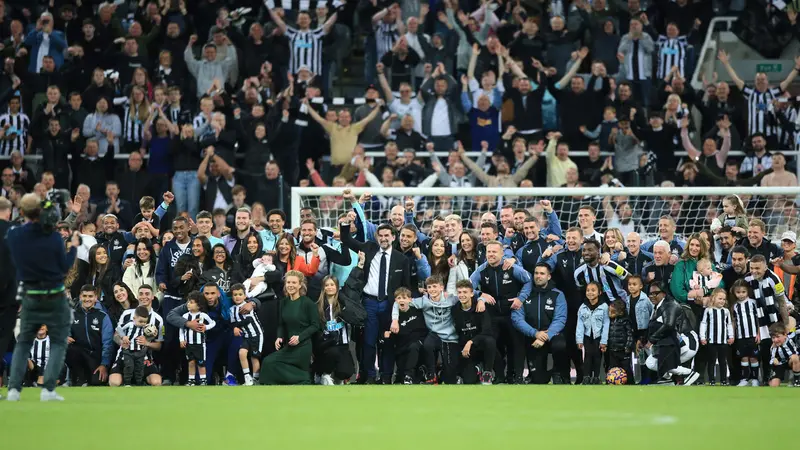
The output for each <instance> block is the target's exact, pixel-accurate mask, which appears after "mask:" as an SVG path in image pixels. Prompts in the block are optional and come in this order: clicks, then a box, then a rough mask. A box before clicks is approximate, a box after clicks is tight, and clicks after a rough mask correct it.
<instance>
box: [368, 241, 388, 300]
mask: <svg viewBox="0 0 800 450" xmlns="http://www.w3.org/2000/svg"><path fill="white" fill-rule="evenodd" d="M384 253H385V254H386V273H385V274H384V276H385V277H386V295H387V297H391V296H392V294H391V293H390V292H389V264H390V263H391V262H392V249H391V248H390V249H388V250H383V249H381V250H380V251H378V253H375V257H374V258H372V262H371V263H370V265H369V277H367V285H366V286H365V287H364V293H365V294H367V295H371V296H373V297H378V287H379V286H380V285H379V280H380V273H381V255H382V254H384Z"/></svg>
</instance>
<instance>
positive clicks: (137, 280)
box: [122, 239, 161, 300]
mask: <svg viewBox="0 0 800 450" xmlns="http://www.w3.org/2000/svg"><path fill="white" fill-rule="evenodd" d="M134 257H135V259H136V262H134V263H133V264H131V265H130V266H128V268H127V269H125V274H124V275H122V282H123V283H125V285H126V286H128V287H129V288H130V289H131V291H132V292H133V294H134V295H137V294H138V293H139V288H140V287H141V286H142V285H143V284H148V285H150V286H151V287H153V288H155V287H156V286H158V283H156V253H155V251H153V244H152V243H150V240H149V239H139V240H138V241H137V242H136V247H135V249H134ZM154 292H155V289H154ZM156 297H158V299H159V300H160V299H161V292H158V293H157V294H156Z"/></svg>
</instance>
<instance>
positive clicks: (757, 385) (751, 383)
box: [750, 379, 761, 387]
mask: <svg viewBox="0 0 800 450" xmlns="http://www.w3.org/2000/svg"><path fill="white" fill-rule="evenodd" d="M750 386H753V387H759V386H761V383H759V382H758V380H756V379H752V380H750Z"/></svg>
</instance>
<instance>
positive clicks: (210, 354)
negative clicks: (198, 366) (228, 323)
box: [206, 330, 242, 384]
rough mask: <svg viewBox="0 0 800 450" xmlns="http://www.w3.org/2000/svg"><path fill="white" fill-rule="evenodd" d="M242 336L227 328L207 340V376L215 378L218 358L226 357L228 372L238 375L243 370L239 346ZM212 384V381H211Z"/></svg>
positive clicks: (210, 378)
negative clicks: (215, 366) (235, 334)
mask: <svg viewBox="0 0 800 450" xmlns="http://www.w3.org/2000/svg"><path fill="white" fill-rule="evenodd" d="M241 345H242V338H241V337H237V336H234V335H233V331H231V330H226V331H224V332H223V333H222V334H218V335H216V336H214V337H213V339H208V340H206V376H207V377H208V379H209V380H213V374H214V365H215V364H216V361H217V359H219V358H225V361H226V362H225V367H226V368H227V370H228V372H230V373H232V374H234V375H236V374H239V373H241V372H242V367H241V363H240V362H239V347H240V346H241ZM209 384H211V383H209Z"/></svg>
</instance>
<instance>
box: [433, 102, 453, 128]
mask: <svg viewBox="0 0 800 450" xmlns="http://www.w3.org/2000/svg"><path fill="white" fill-rule="evenodd" d="M452 134H453V133H452V131H451V130H450V112H449V110H448V108H447V101H446V100H445V99H443V98H440V99H437V100H436V104H435V105H434V107H433V116H432V117H431V136H452Z"/></svg>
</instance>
